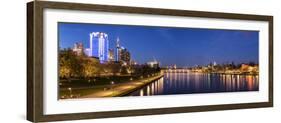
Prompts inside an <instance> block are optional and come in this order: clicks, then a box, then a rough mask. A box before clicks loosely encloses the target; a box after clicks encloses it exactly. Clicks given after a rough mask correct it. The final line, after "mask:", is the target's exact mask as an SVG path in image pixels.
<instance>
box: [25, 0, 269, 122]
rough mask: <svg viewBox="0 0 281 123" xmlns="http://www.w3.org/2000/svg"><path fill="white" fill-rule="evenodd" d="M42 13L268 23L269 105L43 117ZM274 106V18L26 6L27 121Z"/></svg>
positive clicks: (39, 4)
mask: <svg viewBox="0 0 281 123" xmlns="http://www.w3.org/2000/svg"><path fill="white" fill-rule="evenodd" d="M45 9H61V10H79V11H80V10H81V11H100V12H114V13H133V14H149V15H152V16H153V15H169V16H179V17H199V18H201V17H202V18H218V19H232V20H254V21H263V22H268V25H269V26H268V35H269V36H268V43H269V47H268V49H269V51H268V52H269V55H268V56H269V57H268V63H269V64H268V72H269V73H268V78H269V80H268V101H266V102H254V103H239V104H223V105H207V106H186V107H166V108H154V109H137V110H122V111H104V112H84V113H68V114H51V115H46V114H44V94H43V90H44V84H43V78H44V73H43V69H44V68H43V65H44V63H43V61H44V60H43V54H44V53H43V52H44V50H43V49H44V41H43V35H44V32H43V24H44V16H43V12H44V10H45ZM272 106H273V16H264V15H248V14H232V13H217V12H201V11H187V10H170V9H155V8H140V7H125V6H109V5H94V4H80V3H62V2H46V1H34V2H29V3H27V120H29V121H32V122H47V121H62V120H80V119H94V118H108V117H124V116H140V115H156V114H170V113H185V112H202V111H215V110H231V109H244V108H260V107H272Z"/></svg>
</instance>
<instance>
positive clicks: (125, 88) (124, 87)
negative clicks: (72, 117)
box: [81, 74, 163, 98]
mask: <svg viewBox="0 0 281 123" xmlns="http://www.w3.org/2000/svg"><path fill="white" fill-rule="evenodd" d="M161 77H163V74H161V75H157V76H154V77H150V78H147V79H142V80H139V81H134V82H128V83H122V84H116V85H111V86H109V87H110V89H108V90H104V91H98V92H95V93H92V94H89V95H85V96H82V97H81V98H97V97H115V96H122V95H126V94H128V93H130V92H133V91H135V90H137V89H139V88H141V87H143V86H144V85H147V84H149V83H151V82H153V81H154V80H157V79H159V78H161Z"/></svg>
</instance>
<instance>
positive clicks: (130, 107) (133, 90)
mask: <svg viewBox="0 0 281 123" xmlns="http://www.w3.org/2000/svg"><path fill="white" fill-rule="evenodd" d="M27 53H28V55H27V66H28V68H27V119H28V120H30V121H34V122H46V121H60V120H79V119H92V118H107V117H121V116H139V115H153V114H168V113H184V112H198V111H213V110H230V109H242V108H259V107H272V106H273V17H272V16H266V15H247V14H233V13H217V12H201V11H187V10H171V9H156V8H140V7H125V6H109V5H95V4H85V3H84V4H82V3H62V2H47V1H34V2H30V3H27Z"/></svg>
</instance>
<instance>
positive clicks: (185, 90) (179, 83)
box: [129, 72, 259, 96]
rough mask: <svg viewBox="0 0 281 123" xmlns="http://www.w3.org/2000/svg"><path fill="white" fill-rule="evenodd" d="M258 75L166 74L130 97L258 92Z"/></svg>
mask: <svg viewBox="0 0 281 123" xmlns="http://www.w3.org/2000/svg"><path fill="white" fill-rule="evenodd" d="M258 90H259V79H258V75H225V74H209V73H193V72H188V73H165V74H164V77H162V78H160V79H158V80H156V81H155V82H153V83H151V84H149V85H147V86H145V87H143V88H142V89H139V90H137V91H135V92H133V93H131V94H130V95H129V96H150V95H170V94H191V93H214V92H238V91H258Z"/></svg>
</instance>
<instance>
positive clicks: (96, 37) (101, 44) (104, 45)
mask: <svg viewBox="0 0 281 123" xmlns="http://www.w3.org/2000/svg"><path fill="white" fill-rule="evenodd" d="M88 56H90V57H97V58H99V60H100V62H101V63H104V62H107V61H108V57H109V40H108V35H107V34H106V33H103V32H92V33H90V48H89V52H88Z"/></svg>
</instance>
